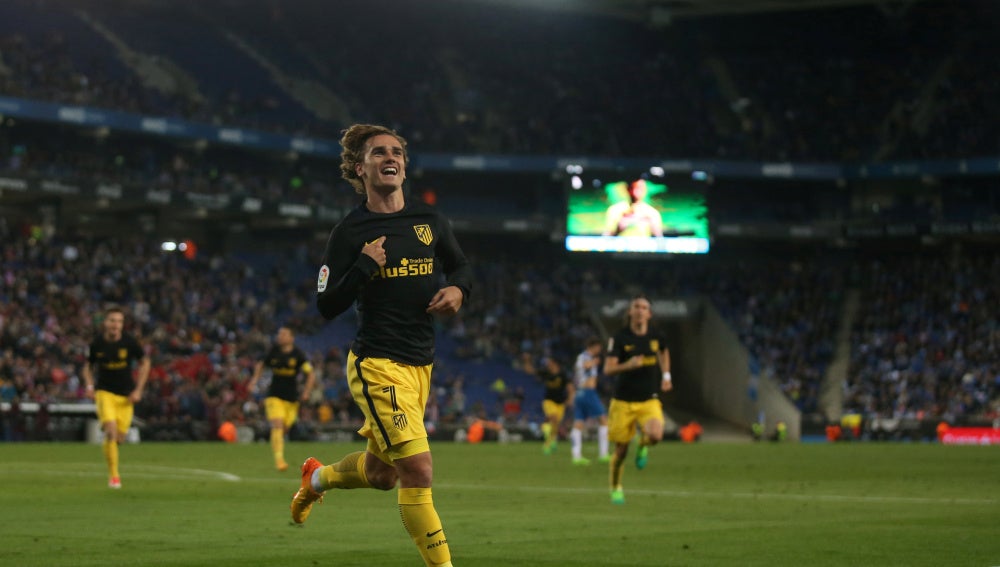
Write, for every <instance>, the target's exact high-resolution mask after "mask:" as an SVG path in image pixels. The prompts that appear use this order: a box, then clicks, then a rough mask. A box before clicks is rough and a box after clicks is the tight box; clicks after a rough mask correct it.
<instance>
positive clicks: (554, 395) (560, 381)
mask: <svg viewBox="0 0 1000 567" xmlns="http://www.w3.org/2000/svg"><path fill="white" fill-rule="evenodd" d="M538 379H539V380H541V381H542V384H543V385H545V399H546V400H551V401H553V402H555V403H557V404H565V403H566V398H567V397H568V393H567V392H566V387H567V386H569V383H570V380H569V376H567V375H566V372H564V371H563V370H560V371H559V372H549V371H548V370H539V371H538Z"/></svg>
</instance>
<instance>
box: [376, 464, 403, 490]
mask: <svg viewBox="0 0 1000 567" xmlns="http://www.w3.org/2000/svg"><path fill="white" fill-rule="evenodd" d="M397 482H399V475H398V474H396V471H395V470H393V469H392V468H390V469H389V470H385V471H379V472H378V473H376V474H375V475H368V483H369V484H371V485H372V488H375V489H378V490H392V489H393V488H396V483H397Z"/></svg>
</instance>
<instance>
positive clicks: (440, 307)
mask: <svg viewBox="0 0 1000 567" xmlns="http://www.w3.org/2000/svg"><path fill="white" fill-rule="evenodd" d="M464 300H465V296H464V295H462V290H461V289H459V288H458V286H454V285H450V286H448V287H445V288H441V289H439V290H438V292H437V293H435V294H434V297H432V298H431V302H430V303H429V304H427V312H428V313H430V314H432V315H454V314H455V313H458V310H459V309H460V308H461V307H462V301H464Z"/></svg>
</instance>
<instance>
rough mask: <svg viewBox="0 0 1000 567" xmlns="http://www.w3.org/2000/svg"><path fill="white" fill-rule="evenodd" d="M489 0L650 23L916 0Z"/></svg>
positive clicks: (894, 7)
mask: <svg viewBox="0 0 1000 567" xmlns="http://www.w3.org/2000/svg"><path fill="white" fill-rule="evenodd" d="M478 1H479V2H484V3H490V4H502V5H507V6H515V7H524V8H536V9H546V10H553V11H567V12H579V13H589V14H594V15H604V16H611V17H617V18H622V19H627V20H634V21H644V20H645V21H648V22H649V23H650V24H652V25H668V24H670V23H671V22H673V20H675V19H681V18H695V17H705V16H725V15H736V14H751V13H758V12H787V11H799V10H815V9H821V8H837V7H847V6H858V5H864V4H870V5H877V6H878V7H879V8H880V9H883V10H886V11H887V12H892V11H899V10H903V11H905V9H906V8H907V7H908V6H910V5H911V4H913V3H914V2H917V1H920V0H478Z"/></svg>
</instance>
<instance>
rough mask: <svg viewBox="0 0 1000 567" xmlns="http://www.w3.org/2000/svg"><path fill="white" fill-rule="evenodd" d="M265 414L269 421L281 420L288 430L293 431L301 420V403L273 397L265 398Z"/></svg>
mask: <svg viewBox="0 0 1000 567" xmlns="http://www.w3.org/2000/svg"><path fill="white" fill-rule="evenodd" d="M264 414H265V415H267V420H268V421H274V420H276V419H280V420H281V421H282V423H284V424H285V429H286V430H287V429H291V427H292V426H293V425H295V421H296V420H297V419H298V418H299V402H290V401H288V400H283V399H281V398H275V397H273V396H272V397H269V398H265V399H264Z"/></svg>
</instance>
